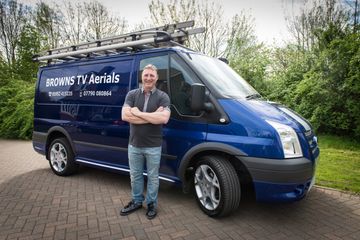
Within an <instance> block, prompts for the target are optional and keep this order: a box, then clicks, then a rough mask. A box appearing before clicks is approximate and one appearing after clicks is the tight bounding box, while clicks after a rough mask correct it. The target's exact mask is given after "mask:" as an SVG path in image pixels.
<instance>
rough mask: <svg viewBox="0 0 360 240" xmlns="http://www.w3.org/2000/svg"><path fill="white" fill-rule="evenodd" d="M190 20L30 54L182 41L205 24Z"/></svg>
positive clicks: (78, 53) (69, 54)
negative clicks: (197, 26) (196, 26)
mask: <svg viewBox="0 0 360 240" xmlns="http://www.w3.org/2000/svg"><path fill="white" fill-rule="evenodd" d="M193 26H194V21H187V22H180V23H175V24H167V25H164V26H161V27H156V28H150V29H146V30H141V31H136V32H132V33H126V34H122V35H119V36H114V37H108V38H103V39H99V40H95V41H92V42H85V43H80V44H77V45H72V46H67V47H61V48H55V49H50V50H47V51H44V52H41V53H39V54H37V55H35V56H33V61H40V62H47V63H51V62H52V61H55V62H58V61H61V62H63V61H69V60H76V59H81V58H86V57H89V56H103V55H110V54H116V53H119V52H128V51H136V50H142V49H148V48H156V47H158V46H160V44H162V43H167V44H172V45H179V44H181V45H182V44H183V43H184V42H185V41H186V40H187V39H188V36H189V35H193V34H197V33H203V32H204V31H205V28H203V27H201V28H194V29H189V30H186V28H189V27H193Z"/></svg>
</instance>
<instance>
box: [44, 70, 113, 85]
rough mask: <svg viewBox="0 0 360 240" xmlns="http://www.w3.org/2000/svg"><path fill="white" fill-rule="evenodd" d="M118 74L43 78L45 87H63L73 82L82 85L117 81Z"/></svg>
mask: <svg viewBox="0 0 360 240" xmlns="http://www.w3.org/2000/svg"><path fill="white" fill-rule="evenodd" d="M119 82H120V74H116V73H115V72H112V73H111V74H107V73H104V74H102V75H96V74H94V73H92V74H91V75H90V77H89V76H88V75H87V74H85V75H77V76H64V77H55V78H47V79H46V80H45V86H46V87H58V86H60V87H63V86H72V85H74V84H77V85H84V84H108V83H119Z"/></svg>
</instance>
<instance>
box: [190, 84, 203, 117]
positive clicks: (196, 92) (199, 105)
mask: <svg viewBox="0 0 360 240" xmlns="http://www.w3.org/2000/svg"><path fill="white" fill-rule="evenodd" d="M205 91H206V88H205V86H204V85H203V84H200V83H194V84H192V85H191V104H190V107H191V110H192V111H194V112H200V111H201V110H203V109H204V105H205V100H206V95H205Z"/></svg>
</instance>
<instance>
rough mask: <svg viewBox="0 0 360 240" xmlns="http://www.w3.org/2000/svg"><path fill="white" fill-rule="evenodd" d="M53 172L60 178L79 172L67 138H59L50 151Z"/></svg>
mask: <svg viewBox="0 0 360 240" xmlns="http://www.w3.org/2000/svg"><path fill="white" fill-rule="evenodd" d="M48 159H49V163H50V167H51V170H52V171H53V172H54V173H55V174H56V175H59V176H67V175H70V174H72V173H74V172H75V171H76V170H77V167H78V165H77V164H76V163H75V159H74V153H73V151H72V149H71V147H70V144H69V142H68V141H67V140H66V139H65V138H57V139H55V140H54V141H52V142H51V144H50V148H49V151H48Z"/></svg>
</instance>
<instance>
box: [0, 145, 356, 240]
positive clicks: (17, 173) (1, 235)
mask: <svg viewBox="0 0 360 240" xmlns="http://www.w3.org/2000/svg"><path fill="white" fill-rule="evenodd" d="M129 200H130V181H129V176H124V175H120V174H117V173H112V172H106V171H101V170H98V169H92V168H88V167H82V168H80V171H79V173H77V174H75V175H73V176H70V177H58V176H56V175H55V174H53V173H52V171H51V170H50V167H49V165H48V162H47V161H46V160H45V158H44V156H42V155H39V154H37V153H36V152H35V151H34V150H33V149H32V144H31V141H15V140H0V239H1V240H2V239H4V240H5V239H151V240H153V239H249V240H252V239H277V240H278V239H292V240H294V239H332V240H335V239H352V240H354V239H360V198H359V196H356V195H350V194H347V193H343V192H339V191H336V190H331V189H323V188H319V187H315V188H313V189H312V191H311V192H310V194H308V195H307V197H306V198H305V199H303V200H302V201H299V202H295V203H288V204H283V203H282V204H269V203H256V202H254V201H245V202H242V203H241V205H240V207H239V209H238V210H237V211H235V212H234V213H233V214H232V215H231V216H229V217H225V218H220V219H216V218H210V217H208V216H206V215H205V214H204V213H203V212H202V211H201V210H200V208H199V207H198V206H197V203H196V201H195V199H194V197H193V196H192V195H185V194H183V193H182V190H181V189H180V188H178V187H175V186H173V185H170V184H167V183H164V182H161V183H160V191H159V211H158V216H157V217H156V218H155V219H153V220H148V219H147V218H146V216H145V212H146V210H145V208H143V209H141V210H139V211H137V212H135V213H133V214H131V215H128V216H125V217H123V216H120V215H119V209H120V208H121V207H122V206H123V205H125V204H126V203H127V202H128V201H129Z"/></svg>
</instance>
